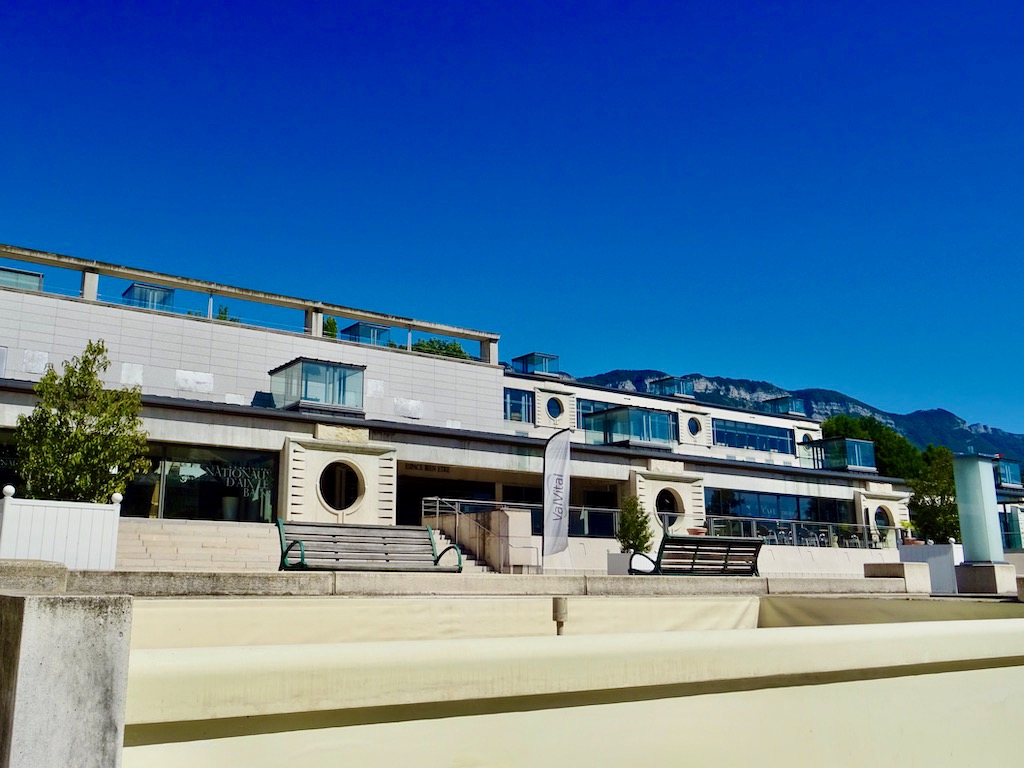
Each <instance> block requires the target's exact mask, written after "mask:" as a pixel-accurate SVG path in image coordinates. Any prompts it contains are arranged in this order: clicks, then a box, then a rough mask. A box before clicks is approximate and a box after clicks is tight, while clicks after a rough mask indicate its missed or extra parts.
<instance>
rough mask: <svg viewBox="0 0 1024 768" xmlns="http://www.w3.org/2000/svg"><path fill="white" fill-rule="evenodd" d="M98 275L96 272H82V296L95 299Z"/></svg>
mask: <svg viewBox="0 0 1024 768" xmlns="http://www.w3.org/2000/svg"><path fill="white" fill-rule="evenodd" d="M99 287H100V276H99V273H98V272H82V298H83V299H89V300H90V301H96V300H97V298H99Z"/></svg>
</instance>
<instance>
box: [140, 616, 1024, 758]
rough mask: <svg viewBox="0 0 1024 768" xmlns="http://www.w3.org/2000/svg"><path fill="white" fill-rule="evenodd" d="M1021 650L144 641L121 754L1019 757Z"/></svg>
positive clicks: (1008, 643) (988, 630)
mask: <svg viewBox="0 0 1024 768" xmlns="http://www.w3.org/2000/svg"><path fill="white" fill-rule="evenodd" d="M1022 659H1024V620H1022V619H1008V620H991V621H953V622H934V623H906V624H881V625H869V626H834V627H808V628H786V629H754V630H730V631H718V632H716V631H711V632H693V633H690V632H686V633H671V632H670V633H661V634H631V635H604V636H581V637H572V636H566V637H526V638H502V639H471V640H441V641H422V642H384V643H348V644H334V645H305V646H264V647H249V648H191V649H174V650H148V651H135V652H133V654H132V659H131V669H130V676H129V690H128V708H127V722H128V726H127V730H126V737H125V740H126V741H125V743H126V750H125V765H126V766H128V767H129V768H132V766H146V768H162V767H163V766H175V767H177V766H181V765H189V766H190V768H202V767H203V766H223V765H247V766H254V767H255V766H271V765H275V766H276V765H281V764H283V763H288V762H293V761H294V760H295V757H296V755H300V754H301V756H302V763H303V765H305V766H312V767H313V768H316V767H317V766H325V767H326V766H334V765H337V764H339V762H344V763H346V764H352V765H371V764H373V765H417V766H450V765H488V766H490V765H508V766H511V765H524V766H525V765H530V766H537V765H542V766H546V765H558V766H565V765H586V766H612V765H629V764H634V763H635V762H636V761H637V760H638V757H637V756H638V755H642V756H643V762H651V761H653V762H658V763H661V764H666V765H678V764H680V763H681V762H685V763H686V764H692V765H744V764H748V763H752V764H757V765H786V766H820V765H829V766H851V767H852V766H863V765H865V764H871V765H876V766H888V765H893V766H897V765H928V766H954V765H964V764H977V762H978V761H979V760H984V761H985V762H991V763H993V764H1002V765H1010V764H1015V762H1016V760H1017V758H1018V756H1019V746H1018V743H1017V738H1016V731H1015V730H1014V728H1013V727H1012V726H1013V723H1015V721H1016V712H1017V710H1018V709H1019V707H1020V705H1021V703H1022V699H1024V693H1022V691H1024V666H1022V661H1021V660H1022ZM893 702H898V704H899V705H898V707H897V708H895V709H894V708H893ZM874 711H878V712H879V716H878V717H877V718H872V719H871V722H870V728H869V729H868V730H865V729H866V728H867V724H866V723H865V721H864V717H865V713H870V712H874ZM882 713H884V716H882Z"/></svg>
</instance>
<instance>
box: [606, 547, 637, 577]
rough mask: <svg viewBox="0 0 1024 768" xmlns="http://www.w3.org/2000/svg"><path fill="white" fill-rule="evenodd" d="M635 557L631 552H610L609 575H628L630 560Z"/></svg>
mask: <svg viewBox="0 0 1024 768" xmlns="http://www.w3.org/2000/svg"><path fill="white" fill-rule="evenodd" d="M631 557H633V554H632V553H631V552H609V553H608V575H609V576H628V575H629V560H630V558H631Z"/></svg>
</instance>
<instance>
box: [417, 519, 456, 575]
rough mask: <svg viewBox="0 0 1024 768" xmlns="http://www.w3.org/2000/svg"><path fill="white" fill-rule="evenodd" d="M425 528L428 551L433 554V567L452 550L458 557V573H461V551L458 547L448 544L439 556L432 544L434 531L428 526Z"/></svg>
mask: <svg viewBox="0 0 1024 768" xmlns="http://www.w3.org/2000/svg"><path fill="white" fill-rule="evenodd" d="M425 527H426V529H427V533H428V534H430V551H431V552H432V553H433V554H434V565H437V564H438V562H440V560H441V558H442V557H443V556H444V554H445V553H446V552H447V551H448V550H449V549H454V550H455V554H457V555H458V556H459V573H462V550H461V549H459V545H458V544H449V545H448V546H447V547H445V548H444V549H443V550H441V554H438V553H437V545H436V544H435V543H434V529H433V528H431V527H430V526H429V525H428V526H425Z"/></svg>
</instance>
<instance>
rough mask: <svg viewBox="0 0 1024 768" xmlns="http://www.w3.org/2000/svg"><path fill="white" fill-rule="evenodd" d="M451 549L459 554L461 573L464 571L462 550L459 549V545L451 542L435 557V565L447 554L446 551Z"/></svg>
mask: <svg viewBox="0 0 1024 768" xmlns="http://www.w3.org/2000/svg"><path fill="white" fill-rule="evenodd" d="M450 549H454V550H455V554H457V555H458V556H459V573H462V550H461V549H459V548H458V546H457V545H455V544H449V545H448V546H447V547H445V548H444V549H442V550H441V554H439V555H438V556H437V557H435V558H434V565H437V564H438V563H439V562H440V560H441V558H442V557H444V556H445V553H446V552H448V550H450Z"/></svg>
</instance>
